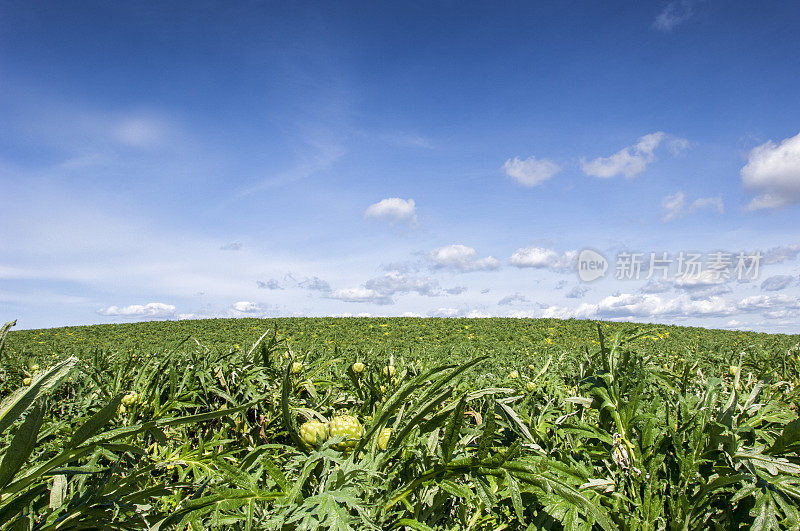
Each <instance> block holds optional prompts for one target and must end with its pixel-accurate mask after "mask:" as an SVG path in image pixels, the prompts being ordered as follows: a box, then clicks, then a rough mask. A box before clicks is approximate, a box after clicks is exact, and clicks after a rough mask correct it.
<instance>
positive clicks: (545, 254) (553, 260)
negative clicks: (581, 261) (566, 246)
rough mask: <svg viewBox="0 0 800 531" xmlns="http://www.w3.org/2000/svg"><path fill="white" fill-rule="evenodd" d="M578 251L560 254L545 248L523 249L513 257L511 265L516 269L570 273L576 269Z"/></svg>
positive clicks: (517, 251)
mask: <svg viewBox="0 0 800 531" xmlns="http://www.w3.org/2000/svg"><path fill="white" fill-rule="evenodd" d="M577 258H578V252H577V251H567V252H564V253H560V252H558V251H555V250H553V249H547V248H545V247H522V248H520V249H517V250H516V251H514V254H512V255H511V265H513V266H514V267H520V268H523V267H532V268H536V269H550V270H551V271H568V270H571V269H574V268H575V260H577Z"/></svg>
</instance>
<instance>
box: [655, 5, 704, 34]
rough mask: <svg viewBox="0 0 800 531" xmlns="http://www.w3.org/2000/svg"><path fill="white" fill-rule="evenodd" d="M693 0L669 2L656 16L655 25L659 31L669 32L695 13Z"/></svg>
mask: <svg viewBox="0 0 800 531" xmlns="http://www.w3.org/2000/svg"><path fill="white" fill-rule="evenodd" d="M694 3H695V2H693V1H692V0H677V1H672V2H669V3H668V4H667V5H666V6H664V9H662V10H661V12H660V13H659V14H658V16H656V19H655V20H654V21H653V27H654V28H655V29H657V30H659V31H664V32H669V31H672V30H673V29H675V28H676V27H677V26H679V25H680V24H683V23H684V22H686V21H687V20H688V19H689V18H690V17H691V16H692V14H693V13H694Z"/></svg>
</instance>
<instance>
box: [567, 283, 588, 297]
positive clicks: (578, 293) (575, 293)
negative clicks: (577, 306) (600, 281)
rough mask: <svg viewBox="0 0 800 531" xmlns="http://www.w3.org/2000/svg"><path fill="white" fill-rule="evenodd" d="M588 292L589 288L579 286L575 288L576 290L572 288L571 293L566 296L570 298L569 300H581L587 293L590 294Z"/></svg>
mask: <svg viewBox="0 0 800 531" xmlns="http://www.w3.org/2000/svg"><path fill="white" fill-rule="evenodd" d="M588 292H589V288H587V287H586V286H581V285H578V286H575V287H574V288H572V289H571V290H570V291H569V293H567V294H566V295H564V296H565V297H566V298H568V299H580V298H581V297H583V296H584V295H586V293H588Z"/></svg>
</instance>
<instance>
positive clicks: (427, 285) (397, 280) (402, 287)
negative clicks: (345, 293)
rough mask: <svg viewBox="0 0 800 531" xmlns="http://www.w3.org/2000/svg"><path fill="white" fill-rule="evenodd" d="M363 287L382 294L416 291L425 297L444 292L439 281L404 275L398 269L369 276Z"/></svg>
mask: <svg viewBox="0 0 800 531" xmlns="http://www.w3.org/2000/svg"><path fill="white" fill-rule="evenodd" d="M364 287H365V288H367V289H370V290H373V291H375V292H377V293H380V294H382V295H394V294H395V293H410V292H416V293H418V294H420V295H425V296H427V297H436V296H440V295H443V294H444V293H445V290H443V289H442V288H441V287H440V286H439V281H438V280H436V279H434V278H431V277H416V276H413V275H404V274H403V273H400V272H398V271H393V272H390V273H387V274H386V275H384V276H382V277H377V278H371V279H369V280H368V281H367V282H366V283H365V284H364ZM456 291H458V290H456Z"/></svg>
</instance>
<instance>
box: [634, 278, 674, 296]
mask: <svg viewBox="0 0 800 531" xmlns="http://www.w3.org/2000/svg"><path fill="white" fill-rule="evenodd" d="M672 282H673V281H672V279H667V278H651V279H650V280H648V281H647V284H645V285H644V286H642V289H640V290H639V291H641V292H642V293H666V292H667V291H669V290H671V289H672Z"/></svg>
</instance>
